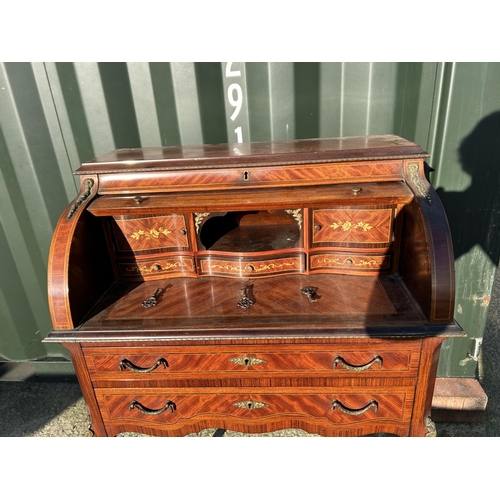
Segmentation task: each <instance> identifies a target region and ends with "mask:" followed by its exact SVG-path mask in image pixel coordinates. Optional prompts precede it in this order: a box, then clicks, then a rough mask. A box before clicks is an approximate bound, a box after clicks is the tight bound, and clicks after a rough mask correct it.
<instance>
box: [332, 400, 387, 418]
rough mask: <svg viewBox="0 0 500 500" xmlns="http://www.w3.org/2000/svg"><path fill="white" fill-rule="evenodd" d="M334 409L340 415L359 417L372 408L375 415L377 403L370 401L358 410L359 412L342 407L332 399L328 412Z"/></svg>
mask: <svg viewBox="0 0 500 500" xmlns="http://www.w3.org/2000/svg"><path fill="white" fill-rule="evenodd" d="M335 408H338V409H339V410H340V411H341V412H342V413H345V414H347V415H361V414H363V413H365V412H367V411H368V410H369V409H370V408H373V411H374V412H375V413H377V410H378V403H377V402H376V401H375V400H374V399H371V400H370V402H369V403H368V404H367V405H366V406H365V407H363V408H360V409H359V410H352V409H350V408H347V407H346V406H344V405H343V404H342V403H341V402H340V401H338V400H337V399H334V400H333V401H332V406H331V408H330V410H331V411H333V410H335Z"/></svg>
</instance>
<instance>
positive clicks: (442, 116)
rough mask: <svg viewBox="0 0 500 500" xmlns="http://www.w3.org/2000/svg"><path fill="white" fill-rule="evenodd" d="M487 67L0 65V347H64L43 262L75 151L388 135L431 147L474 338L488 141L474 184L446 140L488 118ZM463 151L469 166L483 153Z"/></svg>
mask: <svg viewBox="0 0 500 500" xmlns="http://www.w3.org/2000/svg"><path fill="white" fill-rule="evenodd" d="M499 76H500V65H499V64H497V63H474V64H466V63H462V64H438V63H314V62H307V63H291V62H284V63H280V62H273V63H264V62H253V63H231V64H227V63H216V62H214V63H207V62H205V63H188V62H186V63H180V62H178V63H150V64H148V63H122V62H117V63H45V64H42V63H36V64H28V63H6V64H3V65H1V66H0V124H1V133H0V166H1V176H0V208H1V213H0V223H1V225H2V231H1V232H0V252H1V255H2V259H1V263H0V266H1V270H0V272H1V284H0V315H1V324H2V330H1V332H0V355H2V356H4V357H7V358H10V359H16V360H20V359H36V358H42V357H46V356H58V355H64V356H65V355H66V353H65V351H64V350H63V349H62V348H60V347H58V346H53V345H45V344H41V342H40V341H41V339H42V338H43V337H44V336H45V334H46V333H47V332H48V330H49V329H50V319H49V315H48V310H47V306H46V303H47V302H46V262H47V256H48V249H49V245H50V240H51V236H52V232H53V229H54V226H55V223H56V221H57V218H58V217H59V214H60V213H61V212H62V210H63V208H64V206H65V205H66V204H67V203H68V201H69V200H70V199H71V198H73V197H74V196H75V195H76V187H75V181H74V179H73V177H72V175H71V173H72V171H74V170H75V169H76V168H78V166H79V165H80V164H81V163H82V162H83V161H86V160H89V159H91V158H93V157H94V156H96V155H99V154H103V153H105V152H107V151H110V150H112V149H115V148H120V147H140V146H160V145H187V144H200V143H206V144H207V143H219V142H238V141H264V140H283V139H295V138H306V137H335V136H349V135H365V134H386V133H395V134H399V135H401V136H403V137H406V138H407V139H410V140H413V141H415V142H417V143H419V144H421V145H422V147H423V148H424V149H427V150H428V151H429V152H430V153H432V154H433V157H432V158H431V160H430V166H431V168H432V169H434V172H432V174H431V180H432V182H433V184H434V185H435V186H437V187H442V188H443V189H444V191H445V192H443V193H442V194H443V200H444V202H445V206H446V208H447V209H448V211H449V213H450V214H451V216H450V220H451V222H452V231H453V237H454V240H455V245H456V248H457V252H458V253H457V319H458V320H459V321H461V323H462V325H463V326H464V328H465V329H466V330H467V332H468V334H469V336H470V337H471V338H474V337H481V336H482V334H483V331H484V326H485V321H486V311H487V309H488V308H487V302H488V301H487V298H486V297H487V296H488V295H489V293H490V291H491V286H492V283H493V278H494V274H495V271H496V264H497V263H498V249H499V246H500V241H499V240H500V237H499V236H498V234H496V233H494V232H493V230H492V228H493V229H494V228H496V227H498V220H497V219H498V213H499V212H498V206H499V203H498V195H497V194H495V193H498V188H495V189H496V191H495V189H494V188H493V186H497V185H498V168H497V167H495V165H498V161H497V163H496V164H495V165H494V158H496V159H497V160H498V149H497V150H496V152H495V154H496V155H497V156H494V157H493V159H491V161H490V163H489V165H490V169H489V172H490V174H486V173H485V171H483V170H482V171H481V172H482V173H481V174H479V173H478V172H474V175H473V177H474V183H473V188H472V189H471V188H470V185H471V174H468V173H467V172H466V171H465V169H464V165H463V164H462V162H461V161H460V159H459V156H458V155H457V151H458V149H459V147H460V144H461V143H462V141H463V140H464V139H465V138H466V137H468V136H469V135H471V134H472V136H473V137H474V133H473V131H474V129H475V127H476V126H478V127H483V128H486V129H487V130H488V131H489V132H488V134H490V132H492V131H493V130H496V129H495V126H496V125H495V123H496V122H495V120H496V118H495V117H496V115H493V118H490V119H489V121H488V120H485V121H484V125H483V126H481V125H479V124H480V122H481V121H482V120H483V119H485V118H486V117H487V116H488V115H489V114H491V113H494V112H495V111H496V110H498V109H500V102H499V93H498V91H497V87H498V81H499V79H498V77H499ZM477 133H478V134H479V135H481V129H480V130H479V131H478V132H477ZM472 142H473V143H474V139H472ZM474 144H475V143H474ZM477 144H480V143H479V142H478V143H477ZM474 147H475V146H470V147H468V150H469V152H470V151H472V150H473V149H474ZM471 148H472V149H471ZM472 156H473V157H474V158H475V159H474V160H467V161H468V162H469V163H470V162H471V161H472V163H473V164H474V165H476V167H474V168H476V170H479V169H478V168H477V164H479V163H481V164H485V162H487V161H489V160H488V159H487V158H485V157H484V156H482V155H481V154H480V153H477V152H476V153H472ZM495 182H497V184H495ZM482 188H485V189H488V193H489V194H488V195H487V196H484V197H483V196H482V195H481V189H482ZM453 192H454V193H455V194H456V196H455V197H453V196H452V193H453ZM492 209H493V210H492ZM478 214H481V216H482V219H481V220H480V222H477V221H476V219H475V217H477V216H478ZM485 214H487V216H486V215H485ZM478 224H479V225H480V228H481V229H480V230H479V233H480V234H479V233H478V231H476V229H475V228H477V225H478ZM476 233H478V235H476ZM497 233H498V231H497ZM472 234H474V235H476V236H474V237H472V236H471V235H472ZM472 241H473V242H474V244H473V245H470V243H471V242H472ZM468 349H469V340H466V341H455V340H454V341H452V342H449V343H448V344H447V346H446V348H445V350H444V354H443V356H442V359H441V364H440V374H441V375H453V376H462V375H463V376H469V375H472V374H473V373H474V370H475V367H476V364H475V361H474V360H473V361H471V362H468V361H462V360H464V359H466V356H467V351H468Z"/></svg>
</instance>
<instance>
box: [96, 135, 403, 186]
mask: <svg viewBox="0 0 500 500" xmlns="http://www.w3.org/2000/svg"><path fill="white" fill-rule="evenodd" d="M253 147H258V146H257V145H254V146H253ZM200 154H201V155H203V154H204V151H203V148H201V150H200ZM360 170H363V171H365V172H367V178H370V179H373V178H374V176H375V177H376V178H377V180H380V181H388V180H402V179H403V178H404V175H403V161H402V160H392V161H390V160H387V161H366V162H339V163H316V164H309V165H308V164H305V165H304V164H302V165H287V166H286V167H285V168H283V166H282V165H271V166H262V167H258V168H257V167H252V168H251V169H247V168H244V167H231V166H229V165H227V164H226V165H225V166H224V168H204V169H202V170H200V169H193V170H186V169H181V170H160V171H155V172H146V171H142V172H126V173H123V174H121V173H113V174H105V173H103V174H101V176H100V179H99V193H100V194H121V193H123V192H127V191H129V190H134V189H135V190H136V189H137V186H138V185H140V189H141V192H149V193H152V192H165V191H170V190H171V189H172V188H175V190H176V191H199V190H202V191H204V190H206V187H207V185H210V186H211V188H212V189H225V188H228V187H231V188H238V187H240V188H245V189H246V188H249V187H261V186H266V187H272V186H318V185H320V184H332V183H333V184H337V183H339V182H345V183H348V182H355V183H358V182H360V177H359V172H360Z"/></svg>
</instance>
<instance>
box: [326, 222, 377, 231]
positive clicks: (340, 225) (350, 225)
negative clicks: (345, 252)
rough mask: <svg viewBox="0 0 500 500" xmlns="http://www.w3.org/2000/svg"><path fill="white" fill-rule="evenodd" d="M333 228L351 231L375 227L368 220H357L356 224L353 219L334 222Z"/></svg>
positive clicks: (367, 229)
mask: <svg viewBox="0 0 500 500" xmlns="http://www.w3.org/2000/svg"><path fill="white" fill-rule="evenodd" d="M330 227H332V228H333V229H339V228H340V229H342V231H350V230H351V229H352V230H354V229H361V230H363V231H370V229H373V227H372V226H370V224H368V223H366V222H357V223H356V224H355V223H353V222H351V221H348V220H347V221H345V222H334V223H333V224H331V225H330Z"/></svg>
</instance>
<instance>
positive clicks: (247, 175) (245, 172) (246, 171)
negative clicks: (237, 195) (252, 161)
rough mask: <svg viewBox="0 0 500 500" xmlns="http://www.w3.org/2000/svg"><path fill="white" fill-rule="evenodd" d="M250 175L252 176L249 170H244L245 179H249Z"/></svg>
mask: <svg viewBox="0 0 500 500" xmlns="http://www.w3.org/2000/svg"><path fill="white" fill-rule="evenodd" d="M249 177H250V174H249V173H248V170H245V171H244V172H243V180H244V181H248V179H249Z"/></svg>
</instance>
